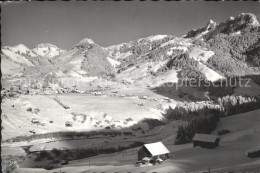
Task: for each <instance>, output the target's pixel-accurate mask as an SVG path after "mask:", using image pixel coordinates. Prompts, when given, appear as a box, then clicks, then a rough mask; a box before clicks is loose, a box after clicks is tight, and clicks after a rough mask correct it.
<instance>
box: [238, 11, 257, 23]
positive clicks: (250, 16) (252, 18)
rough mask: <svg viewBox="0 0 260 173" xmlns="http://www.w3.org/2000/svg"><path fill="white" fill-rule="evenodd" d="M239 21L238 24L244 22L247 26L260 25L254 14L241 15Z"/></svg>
mask: <svg viewBox="0 0 260 173" xmlns="http://www.w3.org/2000/svg"><path fill="white" fill-rule="evenodd" d="M237 20H238V22H243V23H245V24H251V25H259V22H258V20H257V18H256V15H254V14H252V13H241V14H240V15H239V16H238V17H237Z"/></svg>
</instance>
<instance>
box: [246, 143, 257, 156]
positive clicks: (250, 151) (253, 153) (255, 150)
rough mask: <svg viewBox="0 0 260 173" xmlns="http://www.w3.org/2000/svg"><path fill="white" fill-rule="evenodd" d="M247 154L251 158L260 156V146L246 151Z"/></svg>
mask: <svg viewBox="0 0 260 173" xmlns="http://www.w3.org/2000/svg"><path fill="white" fill-rule="evenodd" d="M246 156H247V157H250V158H256V157H260V146H258V147H254V148H251V149H250V150H247V151H246Z"/></svg>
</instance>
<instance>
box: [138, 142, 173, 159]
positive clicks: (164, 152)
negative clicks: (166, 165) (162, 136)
mask: <svg viewBox="0 0 260 173" xmlns="http://www.w3.org/2000/svg"><path fill="white" fill-rule="evenodd" d="M169 153H170V151H169V150H168V149H167V148H166V147H165V146H164V145H163V143H162V142H155V143H150V144H145V145H143V146H142V147H141V148H140V149H139V150H138V152H137V154H138V160H142V159H144V158H150V160H156V159H162V160H166V159H168V158H169Z"/></svg>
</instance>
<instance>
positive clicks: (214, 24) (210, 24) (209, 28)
mask: <svg viewBox="0 0 260 173" xmlns="http://www.w3.org/2000/svg"><path fill="white" fill-rule="evenodd" d="M216 26H217V23H216V22H214V21H213V20H210V21H209V22H208V23H207V25H206V30H212V29H214V28H215V27H216Z"/></svg>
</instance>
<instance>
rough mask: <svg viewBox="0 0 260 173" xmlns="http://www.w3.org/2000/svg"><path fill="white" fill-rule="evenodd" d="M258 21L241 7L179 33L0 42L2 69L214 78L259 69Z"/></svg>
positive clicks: (147, 78) (143, 80)
mask: <svg viewBox="0 0 260 173" xmlns="http://www.w3.org/2000/svg"><path fill="white" fill-rule="evenodd" d="M259 33H260V27H259V23H258V21H257V19H256V16H255V15H253V14H249V13H242V14H240V15H239V16H237V17H230V18H229V19H227V20H226V21H224V22H221V23H219V24H217V23H216V22H214V21H212V20H210V21H209V22H208V23H207V25H206V26H204V27H202V28H199V29H197V30H192V31H190V32H188V33H187V34H186V35H185V36H183V37H175V36H171V35H153V36H149V37H147V38H140V39H137V40H133V41H130V42H129V43H122V44H119V45H113V46H109V47H106V48H103V47H101V46H99V45H97V44H96V43H94V41H93V40H91V39H89V38H85V39H83V40H81V41H80V42H79V43H78V44H76V45H75V46H74V47H73V48H72V49H70V50H69V51H64V50H62V49H60V48H58V47H57V46H54V45H51V44H39V45H37V46H35V47H34V48H33V49H31V50H30V49H29V48H27V47H26V46H24V45H22V44H21V45H18V46H15V47H7V46H6V47H3V48H2V57H3V58H2V71H3V74H8V73H11V72H12V71H14V72H13V73H18V72H19V73H23V74H24V75H38V77H44V76H45V75H47V74H48V73H50V72H54V73H56V74H59V75H58V76H60V77H64V76H67V77H68V76H69V77H78V78H84V77H103V78H110V77H111V76H113V77H114V79H116V80H117V81H127V82H130V83H136V84H142V85H150V86H157V85H160V84H162V83H166V82H174V83H176V82H177V81H178V80H179V79H186V78H193V77H201V78H204V79H207V80H209V81H217V80H220V79H224V78H226V77H229V76H240V75H250V74H259V73H260V69H259V51H258V49H257V48H258V47H259V44H260V43H259V40H260V34H259Z"/></svg>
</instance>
